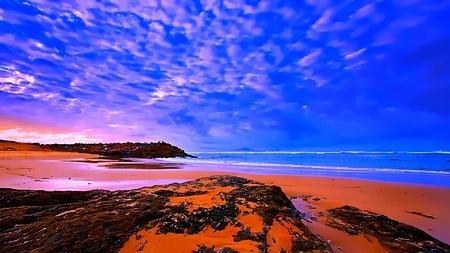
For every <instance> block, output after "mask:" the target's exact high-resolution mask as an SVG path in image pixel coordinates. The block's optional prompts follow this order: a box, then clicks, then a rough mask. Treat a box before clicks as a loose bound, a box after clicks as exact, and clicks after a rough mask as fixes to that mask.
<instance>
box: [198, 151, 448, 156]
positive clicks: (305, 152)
mask: <svg viewBox="0 0 450 253" xmlns="http://www.w3.org/2000/svg"><path fill="white" fill-rule="evenodd" d="M189 153H190V154H287V155H290V154H292V155H295V154H312V155H324V154H443V155H450V151H443V150H437V151H358V150H356V151H354V150H344V151H206V152H204V151H194V152H189Z"/></svg>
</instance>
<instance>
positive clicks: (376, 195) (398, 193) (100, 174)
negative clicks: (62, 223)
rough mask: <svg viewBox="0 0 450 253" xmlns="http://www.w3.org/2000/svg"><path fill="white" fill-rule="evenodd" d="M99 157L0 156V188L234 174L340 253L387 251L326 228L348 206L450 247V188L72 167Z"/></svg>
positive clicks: (79, 186)
mask: <svg viewBox="0 0 450 253" xmlns="http://www.w3.org/2000/svg"><path fill="white" fill-rule="evenodd" d="M96 158H98V156H96V155H87V154H78V153H64V152H45V151H0V188H15V189H43V190H90V189H110V190H118V189H133V188H140V187H144V186H150V185H155V184H166V183H171V182H183V181H187V180H192V179H197V178H199V177H205V176H211V175H226V174H232V175H237V176H242V177H245V178H249V179H254V180H256V181H260V182H263V183H266V184H271V185H278V186H280V187H281V188H282V189H283V191H284V192H285V193H286V194H287V195H288V197H290V198H291V199H292V201H293V203H294V204H295V205H296V206H297V207H298V208H299V209H300V211H301V212H303V213H306V214H307V216H306V219H307V220H310V222H305V224H306V225H307V226H308V227H309V228H310V229H311V230H312V231H313V232H314V233H317V234H319V235H321V236H322V237H323V238H325V239H326V240H330V242H331V245H332V246H333V248H334V250H335V251H337V252H382V249H381V248H380V245H379V244H378V243H377V242H376V240H373V239H371V238H364V237H362V236H360V237H358V236H350V235H347V234H345V233H343V232H341V231H338V230H335V229H332V228H330V227H328V226H326V225H324V223H325V217H321V213H324V212H325V210H327V209H329V208H334V207H339V206H343V205H351V206H355V207H357V208H360V209H363V210H369V211H372V212H375V213H379V214H383V215H386V216H388V217H390V218H392V219H395V220H398V221H400V222H404V223H407V224H410V225H412V226H415V227H417V228H420V229H422V230H424V231H425V232H427V233H429V234H430V235H432V236H434V237H436V238H437V239H439V240H441V241H443V242H446V243H447V244H449V243H450V231H449V230H448V228H449V227H450V216H449V215H448V213H450V202H448V196H450V188H438V187H428V186H421V185H409V184H393V183H383V182H372V181H364V180H352V179H342V178H327V177H312V176H286V175H255V174H243V173H234V172H232V171H230V170H228V171H227V168H226V167H224V168H223V171H222V170H217V169H216V170H214V171H201V170H189V169H182V168H180V169H174V168H170V169H164V168H163V169H161V168H160V167H158V166H157V167H158V169H156V170H151V169H125V168H120V169H109V168H105V167H101V166H97V165H99V164H98V163H92V162H91V163H82V162H73V160H79V159H96ZM149 167H152V166H149ZM255 226H257V224H255ZM211 237H212V238H214V235H211ZM204 239H205V240H207V239H208V238H204ZM211 240H213V239H211Z"/></svg>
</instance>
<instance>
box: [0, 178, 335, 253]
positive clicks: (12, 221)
mask: <svg viewBox="0 0 450 253" xmlns="http://www.w3.org/2000/svg"><path fill="white" fill-rule="evenodd" d="M219 186H233V187H234V189H233V190H231V191H230V190H227V191H226V192H220V193H218V194H216V195H213V196H214V197H215V198H220V199H222V200H223V201H224V202H223V203H222V202H221V203H218V204H217V205H213V206H211V207H208V208H205V207H201V206H200V207H197V208H194V209H192V207H193V206H192V205H191V204H190V203H186V202H185V203H181V204H180V203H179V202H178V204H174V203H171V202H170V201H171V198H173V197H177V198H179V197H180V196H186V197H187V198H192V197H195V196H197V195H198V196H201V195H202V194H207V193H209V192H208V191H206V190H203V189H217V187H219ZM199 187H203V188H202V190H196V191H194V190H192V188H199ZM169 189H170V190H169ZM186 189H187V191H186ZM247 202H253V203H254V205H255V206H257V207H256V209H255V210H253V211H252V212H254V213H257V214H260V215H261V216H262V220H263V221H264V224H263V227H264V230H263V232H260V233H254V234H252V233H249V232H250V231H246V230H245V229H242V230H241V231H242V232H239V233H238V234H237V235H234V239H235V240H236V241H243V240H253V241H256V242H258V248H259V251H260V252H268V251H270V248H269V244H268V243H267V241H266V240H267V239H266V238H267V233H268V231H269V229H270V225H271V224H273V222H274V219H275V218H276V219H280V220H283V221H284V222H287V223H289V224H291V225H293V226H295V227H297V228H298V229H299V231H301V236H300V235H299V234H293V235H292V245H293V248H292V252H300V251H302V252H311V251H313V250H318V251H319V252H331V249H330V247H329V245H328V244H327V243H326V242H324V241H323V240H322V239H321V238H319V237H318V236H316V235H314V234H312V233H311V232H310V231H309V230H308V228H307V227H306V226H305V225H304V224H303V223H302V222H301V219H300V217H298V215H292V214H293V212H292V210H291V209H292V208H293V205H292V203H291V202H290V201H289V199H288V198H287V197H286V195H285V194H284V193H283V192H282V191H281V189H280V188H279V187H276V186H265V185H263V184H260V183H257V182H254V181H250V180H247V179H243V178H239V177H232V176H214V177H209V178H201V179H198V180H195V181H191V182H186V183H182V184H171V185H168V186H155V187H149V188H143V189H138V190H129V191H102V190H97V191H86V192H75V191H67V192H58V191H55V192H45V191H30V190H10V189H0V252H10V253H15V252H30V251H32V250H34V251H36V252H117V251H119V250H120V249H121V248H122V247H123V245H124V243H125V242H126V241H128V239H129V238H130V237H132V236H133V238H136V239H138V240H146V239H145V238H142V236H137V232H139V231H141V230H146V229H156V231H157V234H163V235H166V234H170V233H184V234H186V236H189V235H191V234H197V233H201V232H202V231H203V230H204V229H206V228H208V227H209V228H212V229H214V230H217V231H220V230H223V229H225V228H226V227H227V226H235V227H243V225H242V223H241V222H240V221H239V219H238V218H239V215H240V213H241V210H240V207H242V206H243V205H242V204H239V203H243V204H245V203H247ZM265 212H268V213H267V214H266V213H265ZM232 240H233V235H230V241H231V242H232ZM153 243H154V242H153ZM141 247H142V246H141ZM141 249H142V248H141ZM193 252H230V253H234V252H237V251H235V250H234V249H232V248H217V247H215V246H214V245H206V246H205V245H201V244H200V245H199V247H198V249H196V250H194V251H193Z"/></svg>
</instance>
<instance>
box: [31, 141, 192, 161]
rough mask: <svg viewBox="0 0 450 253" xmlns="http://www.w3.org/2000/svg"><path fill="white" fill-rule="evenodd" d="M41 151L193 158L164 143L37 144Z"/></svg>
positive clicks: (137, 156)
mask: <svg viewBox="0 0 450 253" xmlns="http://www.w3.org/2000/svg"><path fill="white" fill-rule="evenodd" d="M39 146H40V147H41V148H43V149H48V150H55V151H65V152H78V153H88V154H99V155H103V156H109V157H122V158H123V157H136V158H161V157H194V156H192V155H189V154H187V153H186V152H185V151H184V150H182V149H180V148H178V147H176V146H173V145H171V144H169V143H166V142H156V143H154V142H152V143H141V142H126V143H92V144H91V143H88V144H86V143H76V144H39Z"/></svg>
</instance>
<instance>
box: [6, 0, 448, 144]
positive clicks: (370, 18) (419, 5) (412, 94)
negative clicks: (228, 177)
mask: <svg viewBox="0 0 450 253" xmlns="http://www.w3.org/2000/svg"><path fill="white" fill-rule="evenodd" d="M448 14H450V6H449V4H448V3H445V1H444V2H442V1H425V0H414V1H413V0H396V1H333V0H332V1H318V0H308V1H304V2H303V1H281V0H279V1H278V0H270V1H269V0H259V1H258V0H225V1H221V0H214V1H209V0H194V1H178V0H167V1H166V0H164V1H147V0H146V1H144V0H142V1H141V0H133V1H124V0H112V1H104V0H101V1H83V0H70V1H50V0H34V1H31V0H28V1H13V0H5V1H1V2H0V120H1V119H2V118H5V119H6V118H14V119H16V120H17V121H21V122H23V121H26V122H29V124H30V127H31V128H32V126H33V124H46V125H47V126H48V128H49V129H50V128H52V126H53V127H57V128H59V129H61V128H63V129H67V132H68V133H71V134H70V135H64V134H66V133H61V135H59V139H60V140H64V141H70V140H71V139H72V140H73V141H78V140H85V141H90V140H95V141H96V140H102V141H124V140H132V141H152V140H166V141H169V142H173V143H174V144H178V145H181V146H183V147H185V148H187V149H191V150H194V149H201V148H204V149H212V148H214V149H215V148H222V149H234V148H241V147H253V148H256V149H305V148H327V149H328V148H340V147H350V148H351V147H356V148H359V149H361V148H369V149H378V148H380V147H383V146H385V145H384V144H385V143H391V144H392V143H394V144H395V143H399V144H398V145H397V146H395V145H394V146H393V148H399V149H401V148H404V147H411V144H417V145H421V143H423V145H425V144H426V145H427V146H418V149H420V148H421V147H424V148H446V146H445V143H450V142H448V140H449V138H450V135H449V133H447V131H444V129H448V128H449V127H450V119H449V117H450V116H449V115H450V113H449V111H450V106H449V104H450V102H449V101H450V98H449V97H448V96H449V95H448V94H450V92H448V91H449V90H450V88H449V86H448V83H449V82H448V80H450V74H449V73H450V71H448V66H450V65H449V60H448V59H450V56H449V51H448V49H447V48H446V47H445V46H444V45H448V42H449V38H450V32H448V31H447V29H446V27H450V24H449V22H450V21H449V20H448V18H446V17H447V16H448ZM419 34H420V36H419ZM446 66H447V67H446ZM1 117H2V118H1ZM13 129H14V128H13V127H12V126H11V129H6V128H5V127H3V132H4V133H9V134H10V135H11V133H14V131H15V130H13ZM402 129H407V131H402ZM7 131H9V132H7ZM77 133H81V134H82V133H88V134H87V135H86V136H96V137H95V138H94V137H92V138H87V137H86V138H85V135H77ZM30 134H34V135H36V136H39V134H36V132H32V130H30ZM4 136H5V134H4V135H2V136H0V137H4ZM22 136H25V137H26V136H29V135H26V134H24V135H22ZM41 136H42V139H47V140H48V139H51V138H53V137H55V138H56V140H59V139H58V138H57V137H58V135H57V133H53V135H45V134H43V135H41ZM52 136H53V137H52ZM18 138H19V137H18ZM38 139H39V138H37V139H35V138H33V140H36V141H39V140H38ZM25 141H26V140H25ZM405 143H406V144H405ZM402 145H407V146H402Z"/></svg>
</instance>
